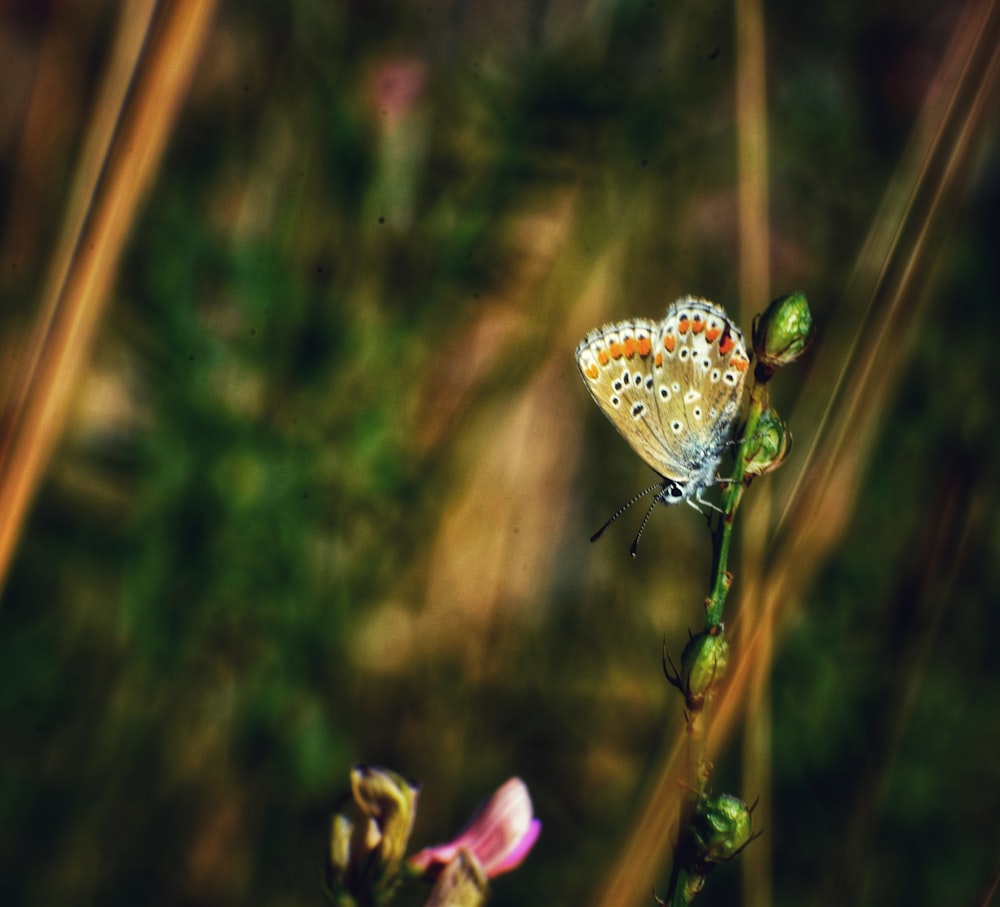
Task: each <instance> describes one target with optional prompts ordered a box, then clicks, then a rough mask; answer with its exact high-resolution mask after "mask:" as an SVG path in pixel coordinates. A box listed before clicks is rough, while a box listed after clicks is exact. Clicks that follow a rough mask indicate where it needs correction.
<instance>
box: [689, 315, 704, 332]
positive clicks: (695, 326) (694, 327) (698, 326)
mask: <svg viewBox="0 0 1000 907" xmlns="http://www.w3.org/2000/svg"><path fill="white" fill-rule="evenodd" d="M703 330H705V322H704V321H702V320H701V319H700V318H695V319H694V321H692V322H691V333H693V334H700V333H701V332H702V331H703Z"/></svg>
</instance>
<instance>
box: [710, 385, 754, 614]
mask: <svg viewBox="0 0 1000 907" xmlns="http://www.w3.org/2000/svg"><path fill="white" fill-rule="evenodd" d="M765 409H767V385H766V384H763V383H758V382H757V381H756V380H754V378H753V376H751V378H750V405H749V407H748V409H747V422H746V426H745V427H744V429H743V440H742V441H741V442H740V445H739V447H738V448H737V450H736V461H735V462H734V464H733V473H732V475H731V476H730V478H729V484H728V485H727V487H726V490H725V492H724V493H723V496H722V516H721V517H720V518H719V524H718V526H716V528H715V533H714V534H713V536H712V545H713V554H714V556H713V563H712V573H713V581H712V591H711V593H710V595H709V597H708V598H707V599H706V600H705V629H706V630H710V629H711V628H712V627H715V626H718V625H719V624H721V623H722V608H723V606H724V605H725V603H726V595H727V594H728V593H729V587H730V586H731V585H732V584H733V576H732V574H731V573H730V572H729V570H728V565H729V546H730V543H731V542H732V538H733V520H735V518H736V511H737V510H738V509H739V506H740V502H741V501H742V500H743V491H744V485H743V480H744V478H745V477H746V443H745V442H746V439H747V438H752V437H753V436H754V434H755V432H756V431H757V423H758V422H759V421H760V417H761V414H762V413H763V412H764V410H765Z"/></svg>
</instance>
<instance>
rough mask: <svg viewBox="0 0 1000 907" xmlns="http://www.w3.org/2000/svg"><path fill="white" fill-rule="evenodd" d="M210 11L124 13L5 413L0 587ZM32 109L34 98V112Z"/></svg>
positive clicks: (137, 9) (145, 1)
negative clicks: (30, 332)
mask: <svg viewBox="0 0 1000 907" xmlns="http://www.w3.org/2000/svg"><path fill="white" fill-rule="evenodd" d="M214 6H215V3H214V0H178V2H169V3H162V4H159V6H156V5H155V4H154V3H153V2H152V0H134V2H131V3H126V4H123V5H122V7H121V19H120V21H119V27H118V31H117V35H116V39H115V41H114V45H113V50H112V53H111V56H110V58H109V65H108V69H107V72H106V74H105V76H104V78H103V79H102V83H101V87H100V90H99V91H98V93H97V95H96V103H95V105H94V112H93V114H92V116H91V118H90V122H89V127H88V132H87V137H86V139H85V141H84V144H83V149H82V152H81V155H80V159H79V161H78V163H77V166H76V172H75V175H74V179H73V181H72V184H71V190H70V194H69V198H68V199H67V203H66V213H65V216H64V219H63V226H62V229H61V232H60V236H59V240H58V242H57V243H56V244H55V246H54V248H53V251H52V256H51V259H50V263H49V266H48V270H47V273H46V276H45V279H44V282H43V289H42V291H41V296H40V301H39V307H38V316H37V318H36V321H35V325H34V329H33V332H32V338H31V340H30V341H29V343H28V345H27V347H26V349H25V350H24V352H23V354H22V356H21V360H20V363H19V368H18V374H17V376H16V378H15V383H14V388H13V392H12V397H11V400H10V401H8V402H7V405H6V416H5V426H4V427H5V431H4V436H3V438H2V439H0V513H2V514H3V520H2V522H0V588H2V584H3V581H4V579H5V578H6V576H7V571H8V569H9V567H10V562H11V558H12V556H13V552H14V549H15V546H16V544H17V540H18V537H19V535H20V530H21V527H22V526H23V524H24V520H25V517H26V514H27V511H28V507H29V505H30V503H31V500H32V497H33V495H34V492H35V490H36V489H37V487H38V484H39V481H40V479H41V476H42V474H43V472H44V470H45V467H46V465H47V463H48V460H49V457H50V456H51V454H52V450H53V448H54V447H55V444H56V442H57V441H58V439H59V436H60V434H61V431H62V428H63V424H64V421H65V417H66V412H67V406H68V403H69V402H70V399H71V397H72V393H73V390H74V388H76V387H77V386H78V384H79V381H80V378H81V376H82V374H83V372H84V369H85V368H86V365H87V362H88V358H89V354H90V350H91V347H92V345H93V341H94V338H95V336H96V333H97V328H98V325H99V324H100V320H101V316H102V315H103V313H104V311H105V308H106V306H107V302H108V297H109V295H110V293H111V288H112V285H113V281H114V277H115V273H116V271H117V268H118V263H119V261H120V259H121V254H122V250H123V248H124V246H125V243H126V241H127V240H128V236H129V231H130V230H131V227H132V224H133V223H134V222H135V217H136V213H137V211H138V209H139V205H140V204H141V202H142V199H143V198H144V196H145V193H146V191H147V190H148V188H149V186H150V185H151V184H152V182H153V178H154V177H155V175H156V172H157V169H158V167H159V163H160V160H161V158H162V156H163V149H164V147H165V146H166V142H167V138H168V137H169V135H170V131H171V129H172V127H173V124H174V121H175V120H176V118H177V113H178V111H179V109H180V105H181V102H182V100H183V99H184V97H185V95H186V94H187V88H188V86H189V84H190V82H191V78H192V75H193V73H194V68H195V64H196V63H197V60H198V56H199V51H200V49H201V46H202V44H203V42H204V38H205V35H206V33H207V30H208V26H209V23H210V22H211V18H212V13H213V10H214ZM39 59H40V61H41V64H40V65H57V63H56V62H54V61H52V60H50V55H48V54H46V53H45V52H44V51H43V53H42V54H41V55H40V58H39ZM36 84H37V83H36ZM37 102H38V101H37V98H33V99H32V105H34V104H35V103H37ZM29 116H30V114H29ZM27 153H29V154H30V153H31V149H30V148H29V149H27ZM11 232H14V233H16V225H15V229H14V230H13V231H11Z"/></svg>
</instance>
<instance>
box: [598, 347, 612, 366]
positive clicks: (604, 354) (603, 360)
mask: <svg viewBox="0 0 1000 907" xmlns="http://www.w3.org/2000/svg"><path fill="white" fill-rule="evenodd" d="M597 361H598V362H599V363H600V364H601V365H607V364H608V362H610V361H611V360H610V358H609V356H608V351H607V350H598V351H597Z"/></svg>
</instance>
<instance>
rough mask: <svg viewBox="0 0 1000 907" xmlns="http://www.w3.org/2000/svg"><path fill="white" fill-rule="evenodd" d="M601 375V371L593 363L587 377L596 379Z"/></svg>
mask: <svg viewBox="0 0 1000 907" xmlns="http://www.w3.org/2000/svg"><path fill="white" fill-rule="evenodd" d="M599 374H601V372H600V369H598V367H597V366H596V365H594V364H593V363H591V364H590V368H588V369H587V371H586V375H587V377H588V378H591V379H596V378H597V376H598V375H599Z"/></svg>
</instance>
